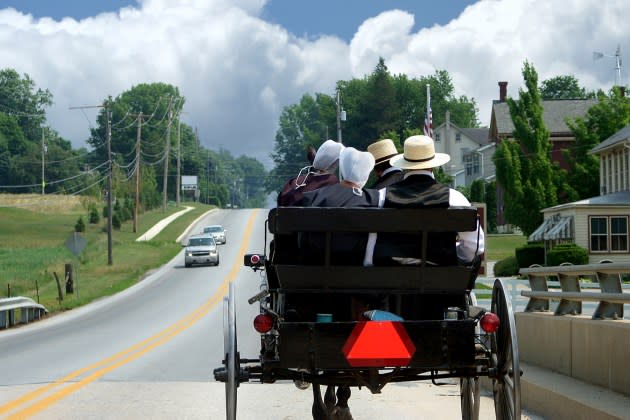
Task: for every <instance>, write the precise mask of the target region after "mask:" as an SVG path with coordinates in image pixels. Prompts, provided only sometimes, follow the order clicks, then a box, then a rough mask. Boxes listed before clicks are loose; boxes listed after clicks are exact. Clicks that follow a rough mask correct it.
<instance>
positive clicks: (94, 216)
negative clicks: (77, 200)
mask: <svg viewBox="0 0 630 420" xmlns="http://www.w3.org/2000/svg"><path fill="white" fill-rule="evenodd" d="M88 220H89V221H90V223H91V224H93V225H95V224H97V223H98V222H99V221H100V220H101V216H100V215H99V214H98V209H97V208H96V204H90V208H89V217H88Z"/></svg>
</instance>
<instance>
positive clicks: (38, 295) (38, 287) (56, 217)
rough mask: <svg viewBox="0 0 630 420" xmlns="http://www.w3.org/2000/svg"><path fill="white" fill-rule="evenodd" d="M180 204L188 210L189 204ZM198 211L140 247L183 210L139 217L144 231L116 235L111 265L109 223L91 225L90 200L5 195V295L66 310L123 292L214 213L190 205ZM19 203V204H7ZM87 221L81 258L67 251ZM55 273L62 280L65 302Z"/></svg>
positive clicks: (1, 199) (1, 223)
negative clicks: (70, 276)
mask: <svg viewBox="0 0 630 420" xmlns="http://www.w3.org/2000/svg"><path fill="white" fill-rule="evenodd" d="M182 205H187V204H186V203H183V204H182ZM190 205H191V206H194V207H195V208H194V209H193V210H192V211H189V212H188V213H186V214H184V215H183V216H180V217H179V218H177V219H176V220H175V221H174V222H173V223H171V224H170V225H169V226H168V227H167V228H166V229H164V230H163V231H162V232H161V233H160V234H159V235H157V236H156V237H155V238H154V239H153V240H151V241H147V242H136V241H135V240H136V238H138V237H139V236H140V235H141V234H142V233H144V232H146V231H147V230H148V229H149V228H150V227H151V226H153V225H154V224H155V223H156V222H158V221H159V220H161V219H163V218H164V217H166V216H168V215H170V214H172V213H175V212H177V211H180V210H182V209H183V208H182V207H180V208H177V207H175V206H168V207H167V210H166V211H165V212H163V211H162V210H161V209H158V210H152V211H148V212H146V213H144V214H141V215H139V218H138V219H139V221H138V232H136V233H134V232H133V223H132V222H131V221H128V222H125V223H123V224H122V226H121V229H120V230H114V231H113V233H112V237H113V246H112V260H113V264H112V265H111V266H110V265H108V264H107V260H108V252H107V233H106V231H105V229H104V224H105V219H102V218H101V220H100V222H99V223H97V224H88V223H87V220H88V217H87V216H88V211H87V201H83V202H82V201H81V200H80V199H79V198H77V197H68V196H57V195H47V196H44V197H42V196H41V195H30V196H29V195H9V194H0V282H1V283H0V285H1V286H2V289H0V296H2V297H4V296H8V295H9V294H10V295H11V296H28V297H31V298H33V299H34V300H36V301H39V302H40V303H41V304H43V305H44V306H45V307H46V308H47V309H48V310H49V311H50V312H57V311H62V310H65V309H70V308H73V307H77V306H80V305H84V304H85V303H88V302H90V301H93V300H95V299H98V298H100V297H103V296H107V295H111V294H114V293H116V292H118V291H120V290H123V289H125V288H127V287H129V286H131V285H133V284H134V283H136V282H137V281H138V280H140V279H141V278H142V277H143V276H144V275H146V273H147V272H149V271H150V270H152V269H154V268H156V267H159V266H160V265H162V264H164V263H165V262H167V261H169V260H170V259H171V258H173V257H174V256H175V255H176V254H177V253H178V252H179V251H180V250H181V245H180V244H179V243H176V242H175V239H176V238H177V237H178V236H179V235H180V234H181V233H182V232H183V231H184V230H185V229H186V227H187V226H188V225H189V224H190V223H191V222H192V221H193V220H195V219H196V218H197V217H199V216H200V215H201V214H203V213H204V212H206V211H208V210H209V209H211V208H213V207H212V206H207V205H203V204H198V203H195V204H194V205H193V204H190ZM8 206H14V207H8ZM80 216H83V220H84V221H85V222H86V231H85V232H84V233H81V236H82V237H83V238H84V239H85V240H86V241H87V246H86V248H85V249H84V250H83V252H82V253H81V254H80V256H79V258H75V256H74V255H73V254H72V253H71V252H70V251H69V250H68V249H67V248H66V246H65V242H66V241H67V240H68V239H69V238H70V237H71V235H72V232H73V231H74V225H75V223H76V222H77V220H78V218H79V217H80ZM66 263H73V264H74V266H75V270H74V275H75V278H74V283H75V284H74V293H73V294H66V293H65V280H64V266H65V264H66ZM55 274H56V275H57V277H58V278H59V281H60V283H61V289H62V292H63V295H64V296H63V300H62V301H59V298H58V296H59V293H58V289H57V282H56V280H55Z"/></svg>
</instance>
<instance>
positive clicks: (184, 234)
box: [175, 209, 218, 242]
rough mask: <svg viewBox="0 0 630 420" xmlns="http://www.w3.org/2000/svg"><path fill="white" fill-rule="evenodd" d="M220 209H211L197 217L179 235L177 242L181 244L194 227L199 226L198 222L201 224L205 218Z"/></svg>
mask: <svg viewBox="0 0 630 420" xmlns="http://www.w3.org/2000/svg"><path fill="white" fill-rule="evenodd" d="M217 210H218V209H211V210H208V211H207V212H205V213H204V214H202V215H201V216H199V217H197V218H196V219H195V220H194V221H193V222H192V223H191V224H189V225H188V227H187V228H186V229H185V230H184V232H183V233H182V234H181V235H179V236H178V237H177V239H175V242H181V241H182V239H184V237H185V236H186V235H188V233H189V232H190V231H191V230H192V228H193V226H195V225H196V224H197V222H199V221H200V220H201V219H203V218H204V217H206V216H207V215H209V214H210V213H212V212H214V211H217Z"/></svg>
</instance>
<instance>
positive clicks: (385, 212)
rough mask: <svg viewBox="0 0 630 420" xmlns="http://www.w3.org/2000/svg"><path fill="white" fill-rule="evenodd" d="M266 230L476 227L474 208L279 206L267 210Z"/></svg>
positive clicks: (411, 230)
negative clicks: (267, 225)
mask: <svg viewBox="0 0 630 420" xmlns="http://www.w3.org/2000/svg"><path fill="white" fill-rule="evenodd" d="M268 220H269V231H270V232H271V233H273V234H291V233H295V232H394V233H414V232H423V231H425V232H466V231H474V230H476V228H477V209H476V208H474V207H450V208H424V209H390V208H387V209H380V208H335V207H278V208H274V209H271V211H270V212H269V217H268Z"/></svg>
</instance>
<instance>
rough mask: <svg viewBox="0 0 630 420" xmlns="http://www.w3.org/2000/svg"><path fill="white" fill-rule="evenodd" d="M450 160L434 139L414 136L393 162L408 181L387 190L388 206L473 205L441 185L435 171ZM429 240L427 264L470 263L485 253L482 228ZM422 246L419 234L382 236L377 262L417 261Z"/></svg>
mask: <svg viewBox="0 0 630 420" xmlns="http://www.w3.org/2000/svg"><path fill="white" fill-rule="evenodd" d="M449 160H450V156H449V155H447V154H444V153H436V152H435V148H434V144H433V140H432V139H431V138H430V137H426V136H412V137H410V138H409V139H407V140H406V141H405V152H404V153H403V154H401V155H398V156H396V157H394V158H392V159H391V160H390V163H391V164H392V166H395V167H399V168H401V169H402V170H403V171H404V178H403V180H401V181H399V182H397V183H395V184H392V185H390V186H389V187H387V189H386V194H385V202H384V207H393V208H422V207H432V208H448V207H450V206H470V205H471V204H470V202H469V201H468V199H466V197H464V195H463V194H461V193H460V192H459V191H457V190H453V189H451V188H449V187H448V186H446V185H443V184H440V183H438V182H437V181H436V180H435V177H434V176H433V168H435V167H438V166H441V165H443V164H445V163H446V162H448V161H449ZM427 241H428V243H427V250H428V252H427V259H428V261H427V263H433V264H438V265H453V264H456V263H458V262H463V263H469V262H471V261H473V260H474V259H475V258H476V257H477V256H478V255H479V254H481V253H483V251H484V234H483V230H482V229H481V227H478V230H477V231H474V232H455V231H454V232H440V233H430V234H429V235H428V239H427ZM422 246H423V244H422V240H421V238H419V237H418V236H417V235H416V236H413V235H411V236H410V235H379V238H378V240H377V243H376V246H375V249H374V262H375V264H387V263H393V262H395V261H413V259H414V258H416V257H417V256H419V255H420V250H421V248H422Z"/></svg>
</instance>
